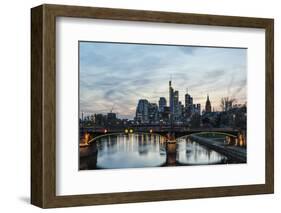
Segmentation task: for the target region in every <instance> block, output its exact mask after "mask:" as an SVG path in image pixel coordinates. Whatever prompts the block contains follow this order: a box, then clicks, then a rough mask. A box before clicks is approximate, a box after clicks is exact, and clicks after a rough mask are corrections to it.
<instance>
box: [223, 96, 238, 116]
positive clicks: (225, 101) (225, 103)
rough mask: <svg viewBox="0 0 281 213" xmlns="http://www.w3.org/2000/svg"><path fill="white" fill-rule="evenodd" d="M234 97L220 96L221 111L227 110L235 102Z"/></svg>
mask: <svg viewBox="0 0 281 213" xmlns="http://www.w3.org/2000/svg"><path fill="white" fill-rule="evenodd" d="M235 101H236V99H235V98H229V97H223V98H221V104H220V106H221V109H222V111H225V112H226V111H228V110H230V109H231V108H232V106H233V104H234V103H235Z"/></svg>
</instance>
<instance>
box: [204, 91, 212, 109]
mask: <svg viewBox="0 0 281 213" xmlns="http://www.w3.org/2000/svg"><path fill="white" fill-rule="evenodd" d="M205 112H212V106H211V101H210V99H209V94H208V95H207V101H206V105H205Z"/></svg>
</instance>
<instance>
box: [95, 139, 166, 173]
mask: <svg viewBox="0 0 281 213" xmlns="http://www.w3.org/2000/svg"><path fill="white" fill-rule="evenodd" d="M97 150H98V154H97V167H100V168H108V169H109V168H111V169H112V168H138V167H152V166H161V165H162V164H164V163H165V161H166V151H165V144H164V138H163V137H162V136H158V135H148V134H141V135H138V134H130V135H118V136H108V137H102V138H101V139H100V140H99V141H97Z"/></svg>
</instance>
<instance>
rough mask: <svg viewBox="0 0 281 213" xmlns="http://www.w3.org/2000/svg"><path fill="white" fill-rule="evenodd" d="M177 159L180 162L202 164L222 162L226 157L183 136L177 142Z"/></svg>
mask: <svg viewBox="0 0 281 213" xmlns="http://www.w3.org/2000/svg"><path fill="white" fill-rule="evenodd" d="M177 161H178V162H179V163H181V164H189V165H202V164H218V163H224V162H226V161H227V158H226V157H225V156H224V155H221V154H220V153H218V152H216V151H214V150H210V149H207V148H206V147H204V146H201V145H200V144H198V143H197V142H196V141H194V140H191V139H189V138H183V139H179V141H178V143H177Z"/></svg>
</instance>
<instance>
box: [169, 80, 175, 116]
mask: <svg viewBox="0 0 281 213" xmlns="http://www.w3.org/2000/svg"><path fill="white" fill-rule="evenodd" d="M169 107H170V120H171V121H173V119H174V89H173V87H172V81H171V80H170V81H169Z"/></svg>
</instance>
